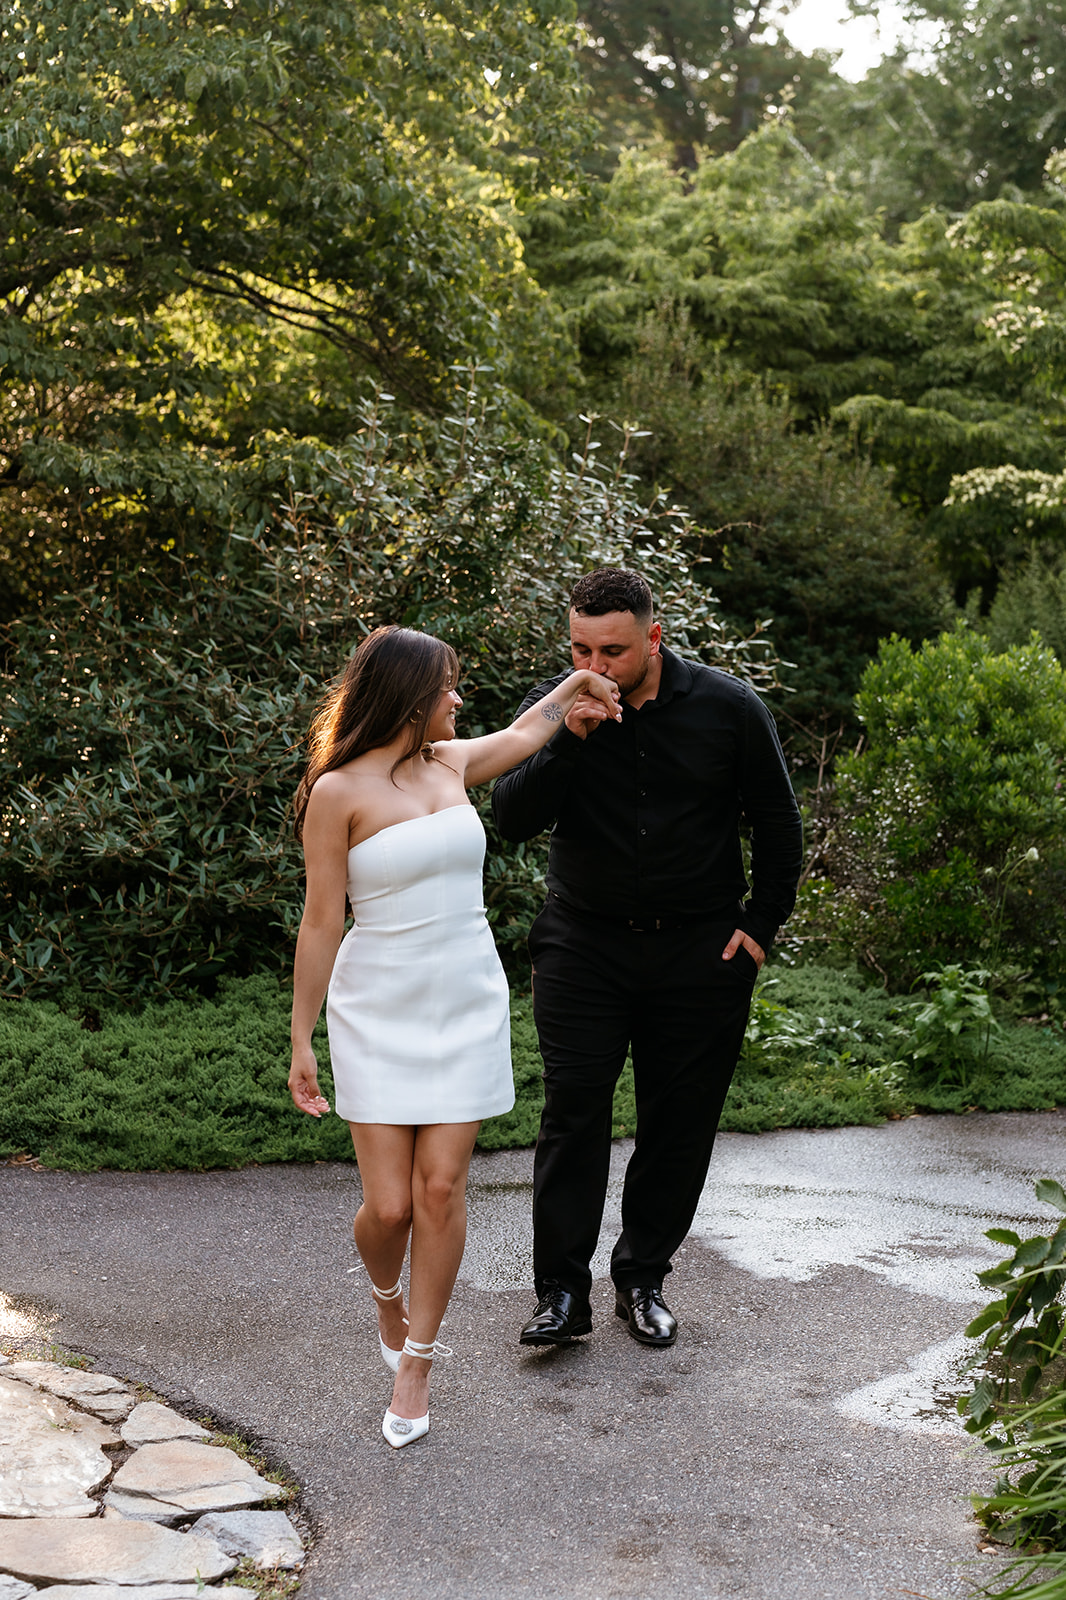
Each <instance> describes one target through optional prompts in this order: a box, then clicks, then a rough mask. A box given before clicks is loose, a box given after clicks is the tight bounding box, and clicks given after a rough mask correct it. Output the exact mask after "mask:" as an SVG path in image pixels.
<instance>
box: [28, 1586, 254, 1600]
mask: <svg viewBox="0 0 1066 1600" xmlns="http://www.w3.org/2000/svg"><path fill="white" fill-rule="evenodd" d="M23 1589H24V1591H25V1593H26V1594H27V1595H31V1594H32V1595H41V1594H47V1595H51V1596H52V1600H186V1597H187V1596H195V1595H207V1596H208V1600H213V1596H215V1595H218V1594H228V1595H231V1596H232V1595H237V1596H239V1597H240V1600H256V1596H257V1594H258V1590H256V1589H246V1588H245V1586H244V1585H243V1584H242V1583H220V1584H218V1585H217V1586H212V1587H211V1588H210V1589H205V1588H204V1586H203V1584H202V1583H153V1584H148V1585H145V1584H131V1585H126V1584H122V1585H121V1586H120V1585H119V1584H117V1583H55V1584H49V1585H48V1587H47V1589H34V1588H33V1587H32V1586H31V1585H30V1584H28V1583H27V1584H23ZM0 1600H7V1590H6V1589H3V1588H0Z"/></svg>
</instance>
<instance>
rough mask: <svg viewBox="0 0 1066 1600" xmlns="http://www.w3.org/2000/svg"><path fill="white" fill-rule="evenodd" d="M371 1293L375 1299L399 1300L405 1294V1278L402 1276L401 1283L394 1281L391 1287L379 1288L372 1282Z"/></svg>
mask: <svg viewBox="0 0 1066 1600" xmlns="http://www.w3.org/2000/svg"><path fill="white" fill-rule="evenodd" d="M370 1293H371V1294H372V1295H373V1296H374V1298H375V1300H399V1299H400V1297H401V1296H402V1294H403V1279H402V1278H401V1279H400V1281H399V1283H394V1284H393V1286H392V1288H391V1289H378V1288H376V1287H375V1285H374V1284H371V1285H370Z"/></svg>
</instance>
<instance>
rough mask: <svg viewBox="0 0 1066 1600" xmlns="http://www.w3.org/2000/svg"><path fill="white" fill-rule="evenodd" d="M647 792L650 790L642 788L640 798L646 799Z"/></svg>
mask: <svg viewBox="0 0 1066 1600" xmlns="http://www.w3.org/2000/svg"><path fill="white" fill-rule="evenodd" d="M647 792H648V791H647V789H642V790H641V791H640V798H641V799H642V800H643V799H644V796H645V795H646V794H647Z"/></svg>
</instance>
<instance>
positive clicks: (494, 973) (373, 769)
mask: <svg viewBox="0 0 1066 1600" xmlns="http://www.w3.org/2000/svg"><path fill="white" fill-rule="evenodd" d="M457 679H458V661H457V659H456V655H455V652H454V651H453V650H452V649H451V647H450V646H449V645H446V644H443V643H442V642H441V641H440V640H439V639H434V638H432V637H431V636H430V635H429V634H424V633H415V632H412V631H411V630H409V629H406V628H378V629H377V630H376V631H375V632H374V633H372V634H370V635H369V637H368V638H366V639H365V640H364V641H363V643H362V644H361V645H360V646H359V648H358V650H357V651H356V652H355V655H354V656H353V657H352V658H351V660H350V661H349V663H348V665H347V667H346V668H345V671H344V673H343V675H342V677H341V678H340V680H339V682H338V684H337V685H336V687H335V688H334V689H333V690H332V691H331V692H330V694H329V695H328V696H327V698H326V700H325V702H324V704H323V706H322V709H321V711H320V712H319V715H318V716H317V717H316V719H315V722H314V725H313V728H312V740H311V755H310V760H309V762H308V767H307V771H306V773H305V775H304V777H303V780H302V782H301V784H300V787H299V789H298V791H297V796H296V832H297V836H298V837H301V838H302V839H303V846H304V857H305V861H306V866H307V895H306V901H305V904H304V914H303V919H302V921H301V923H300V933H299V938H298V940H297V945H296V970H295V979H294V994H293V1007H292V1070H291V1072H290V1074H289V1088H290V1090H291V1092H292V1097H293V1100H294V1101H295V1103H296V1105H297V1106H298V1107H299V1108H300V1110H301V1111H306V1112H308V1113H309V1115H311V1116H313V1117H318V1116H321V1114H322V1113H323V1112H324V1111H328V1110H329V1107H328V1105H327V1104H326V1101H325V1100H324V1099H323V1098H322V1096H321V1095H320V1093H319V1089H318V1072H317V1064H316V1061H315V1057H314V1053H313V1051H312V1049H311V1034H312V1032H313V1030H314V1027H315V1023H316V1022H317V1020H318V1015H319V1012H320V1010H321V1008H322V1000H323V996H324V995H325V994H326V990H327V985H328V989H329V1004H328V1007H327V1020H328V1023H329V1041H330V1055H331V1058H332V1066H333V1077H334V1084H335V1086H336V1097H337V1111H338V1113H339V1114H340V1115H341V1116H342V1117H345V1118H346V1119H347V1121H348V1123H349V1125H350V1127H351V1130H352V1139H353V1141H354V1143H355V1154H356V1159H357V1161H358V1163H359V1172H360V1176H361V1178H362V1184H363V1203H362V1205H361V1206H360V1208H359V1211H358V1214H357V1216H356V1218H355V1242H356V1247H357V1248H358V1251H359V1254H360V1256H361V1258H362V1261H363V1264H364V1266H365V1267H366V1269H367V1272H368V1273H369V1275H370V1284H371V1293H372V1294H373V1296H374V1299H375V1301H376V1304H377V1314H378V1338H379V1342H380V1347H381V1354H382V1356H383V1358H384V1360H385V1362H386V1363H387V1365H388V1366H389V1367H391V1368H392V1370H393V1371H394V1372H395V1373H396V1381H395V1384H394V1387H393V1391H392V1400H391V1402H390V1404H389V1409H388V1410H387V1411H386V1412H385V1417H384V1420H383V1422H382V1425H381V1427H382V1433H383V1434H384V1436H385V1438H386V1439H387V1440H388V1442H389V1444H390V1445H393V1446H400V1445H405V1444H410V1443H411V1442H412V1441H413V1440H414V1439H417V1438H419V1437H421V1435H422V1434H424V1433H426V1432H427V1431H428V1429H429V1403H428V1400H429V1366H430V1362H431V1361H432V1359H433V1355H434V1353H435V1352H436V1351H437V1350H438V1349H439V1348H441V1347H438V1346H437V1344H436V1338H437V1333H438V1331H439V1329H440V1324H441V1320H442V1318H443V1316H444V1312H445V1308H446V1307H447V1304H448V1300H449V1298H450V1296H451V1292H452V1288H453V1286H454V1283H455V1277H456V1273H457V1272H458V1270H459V1263H460V1261H461V1259H462V1254H463V1246H464V1244H465V1242H466V1176H467V1169H468V1167H469V1165H470V1157H471V1154H472V1152H473V1148H474V1140H475V1138H476V1137H477V1131H478V1127H479V1126H480V1123H481V1119H482V1118H483V1117H486V1116H493V1115H496V1114H498V1113H500V1112H502V1111H507V1110H509V1109H510V1107H511V1106H512V1105H513V1104H514V1088H513V1082H512V1077H511V1065H510V1035H509V1027H508V1014H507V984H506V980H505V978H504V974H503V969H502V968H501V966H500V962H499V957H498V956H497V954H496V949H495V946H494V944H493V941H492V935H491V932H490V931H489V927H488V924H487V923H486V921H485V914H484V906H483V904H482V893H483V891H482V885H481V867H482V861H483V859H484V853H485V836H484V832H483V830H482V827H481V823H480V821H479V819H478V816H477V813H476V812H475V811H474V809H473V807H472V806H471V804H470V801H469V800H468V798H467V794H466V791H467V789H468V788H469V787H472V786H473V785H475V784H479V783H487V782H488V781H489V779H491V778H495V777H498V776H499V774H500V773H501V772H506V771H507V770H508V769H509V768H510V767H513V766H515V765H516V764H517V763H518V762H519V761H523V760H525V758H526V757H527V756H529V755H532V754H533V752H534V751H535V750H539V749H540V748H541V746H542V745H544V744H546V743H547V741H548V740H549V739H550V738H551V736H552V734H553V733H554V732H555V730H556V729H557V727H558V726H559V724H560V723H561V722H562V720H563V719H564V717H565V716H566V715H567V712H568V711H569V710H570V708H571V706H572V705H573V703H574V701H575V700H576V699H577V697H578V695H579V694H583V693H584V694H585V695H586V696H589V695H591V696H593V697H594V700H593V701H592V703H591V706H590V709H589V710H588V711H583V714H584V715H586V716H588V717H590V718H592V719H594V720H595V719H602V718H606V717H614V718H615V719H617V720H620V719H621V712H620V710H619V708H618V694H617V690H616V688H615V686H614V684H612V683H611V682H610V681H609V680H608V679H606V678H601V677H598V676H597V674H596V673H594V672H585V671H581V672H575V673H574V674H573V675H572V676H571V677H569V678H567V679H566V680H565V682H564V683H563V684H562V685H561V686H560V687H559V688H558V689H555V690H553V691H552V693H551V694H549V695H547V696H546V697H545V698H544V699H543V700H540V701H538V702H537V703H536V704H535V705H533V706H531V707H530V708H529V710H528V711H526V712H525V713H523V715H522V716H520V717H519V718H518V719H517V720H516V721H515V722H513V723H512V724H511V726H510V727H509V728H505V729H504V730H503V731H502V732H501V733H492V734H487V735H486V736H484V737H483V738H480V739H457V738H456V737H455V714H456V711H457V710H458V709H459V707H460V706H461V705H462V703H463V702H462V700H461V699H460V698H459V694H458V692H457V690H456V687H455V686H456V682H457ZM589 704H590V703H589V702H588V701H587V700H586V701H583V707H584V706H586V705H589ZM345 892H347V894H348V896H349V898H350V900H351V903H352V908H353V912H354V916H355V926H354V927H353V928H352V929H351V930H350V932H349V933H348V934H347V936H346V937H344V938H343V943H342V936H343V935H344V915H345V903H344V902H345ZM409 1237H410V1242H411V1282H410V1295H409V1306H410V1310H409V1320H408V1315H407V1314H405V1312H404V1304H403V1290H402V1286H401V1283H400V1281H399V1280H400V1269H401V1267H402V1265H403V1259H404V1255H405V1252H406V1249H407V1242H408V1238H409ZM389 1285H391V1287H387V1286H389Z"/></svg>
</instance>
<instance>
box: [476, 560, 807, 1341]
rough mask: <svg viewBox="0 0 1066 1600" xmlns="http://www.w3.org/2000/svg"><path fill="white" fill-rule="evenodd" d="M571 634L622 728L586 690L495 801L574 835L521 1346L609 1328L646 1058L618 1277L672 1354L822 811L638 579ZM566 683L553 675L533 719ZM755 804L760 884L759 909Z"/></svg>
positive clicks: (623, 1302)
mask: <svg viewBox="0 0 1066 1600" xmlns="http://www.w3.org/2000/svg"><path fill="white" fill-rule="evenodd" d="M570 642H571V655H572V658H573V662H574V666H575V667H591V668H592V670H593V671H594V672H599V673H602V674H603V675H604V676H606V677H609V678H612V679H613V680H614V682H615V683H617V685H618V688H619V691H620V693H621V696H622V702H623V703H622V713H623V714H622V721H621V722H620V723H605V724H604V725H603V726H602V727H598V726H596V724H595V723H594V721H593V720H592V718H591V716H590V715H586V713H590V712H591V707H590V706H586V705H585V704H584V703H583V702H582V700H581V699H578V700H577V701H576V702H575V704H574V706H573V709H572V710H571V712H570V714H569V715H568V716H567V718H566V721H565V724H564V725H563V726H562V727H560V729H559V731H558V733H557V734H555V736H554V737H553V738H552V740H551V741H550V743H549V744H548V745H546V746H545V748H544V749H543V750H541V751H540V752H539V753H538V754H537V755H534V756H531V757H530V758H529V759H528V760H527V761H525V762H523V763H522V765H521V766H518V767H515V768H513V769H512V771H510V772H508V773H506V774H505V775H504V776H503V777H502V778H500V779H499V781H498V782H497V785H496V788H495V791H494V793H493V812H494V814H495V817H496V822H497V825H498V827H499V829H500V832H501V833H502V834H503V836H504V837H505V838H507V839H512V840H520V839H528V838H530V837H532V836H533V835H534V834H537V833H540V832H542V831H543V830H544V829H545V828H548V827H551V828H552V838H551V854H550V857H549V863H548V898H547V901H546V903H545V905H544V908H543V910H542V911H541V912H540V914H539V916H538V917H537V919H536V921H535V922H534V924H533V927H532V928H531V930H530V935H529V950H530V955H531V957H532V961H533V1008H534V1016H535V1019H536V1024H537V1032H538V1035H539V1038H540V1048H541V1054H542V1055H543V1057H544V1091H545V1106H544V1114H543V1117H542V1119H541V1127H540V1137H539V1139H538V1142H537V1149H536V1155H535V1158H534V1175H533V1265H534V1282H535V1287H536V1292H537V1296H538V1305H537V1309H536V1313H535V1315H534V1316H533V1317H532V1319H531V1320H530V1321H529V1322H528V1323H527V1324H526V1326H525V1327H524V1328H523V1329H522V1333H521V1343H522V1344H529V1345H544V1344H567V1343H569V1342H570V1341H571V1340H572V1339H575V1338H580V1337H581V1336H582V1335H584V1334H587V1333H590V1332H591V1330H592V1318H591V1312H590V1307H589V1290H590V1288H591V1285H592V1274H591V1271H590V1267H589V1263H590V1261H591V1259H592V1255H593V1252H594V1250H595V1248H596V1242H597V1239H598V1237H599V1230H600V1222H601V1220H602V1217H603V1205H604V1200H605V1197H606V1193H607V1176H608V1166H609V1160H610V1139H611V1105H612V1100H613V1095H614V1087H615V1084H616V1082H617V1080H618V1076H619V1073H620V1072H621V1070H622V1067H623V1065H624V1062H625V1057H626V1051H627V1049H628V1048H629V1047H630V1046H631V1047H632V1052H633V1072H634V1079H635V1084H636V1101H637V1130H636V1144H635V1148H634V1151H633V1154H632V1156H631V1157H630V1160H629V1165H628V1167H627V1169H626V1176H625V1184H624V1187H623V1191H622V1232H621V1234H620V1236H619V1238H618V1242H617V1243H616V1245H615V1247H614V1253H613V1255H612V1257H611V1276H612V1278H613V1280H614V1284H615V1293H616V1306H615V1309H616V1312H617V1314H618V1316H619V1317H622V1318H624V1319H625V1322H626V1326H627V1328H628V1331H629V1333H630V1334H631V1335H632V1337H633V1338H634V1339H637V1340H639V1341H640V1342H641V1343H642V1344H648V1345H659V1346H666V1345H671V1344H673V1342H674V1340H675V1339H676V1337H677V1323H676V1321H675V1319H674V1316H673V1314H672V1313H671V1311H670V1310H669V1308H668V1306H667V1305H666V1302H665V1300H664V1299H663V1294H662V1285H663V1280H664V1278H665V1276H666V1274H667V1273H668V1272H669V1271H670V1270H671V1268H670V1261H671V1257H672V1256H673V1254H674V1251H675V1250H676V1249H677V1247H678V1245H679V1244H680V1243H681V1241H682V1239H684V1237H685V1235H686V1234H687V1232H688V1230H689V1227H690V1225H691V1223H692V1218H693V1216H694V1215H695V1211H696V1206H697V1204H698V1202H699V1197H700V1193H701V1191H702V1189H703V1184H704V1181H705V1179H706V1176H707V1167H708V1163H709V1162H710V1158H711V1147H712V1145H713V1143H714V1136H715V1132H716V1130H717V1126H718V1119H719V1116H720V1115H721V1110H722V1105H723V1102H724V1100H725V1097H726V1091H727V1090H728V1088H729V1083H730V1079H731V1078H732V1076H733V1071H734V1068H735V1066H736V1063H737V1058H738V1056H739V1054H740V1047H741V1043H742V1042H743V1038H744V1029H745V1027H746V1025H747V1018H748V1011H749V1009H750V1005H751V993H752V988H753V986H754V983H755V979H756V977H757V975H758V972H759V968H760V967H761V966H762V964H763V961H764V960H765V959H766V952H767V950H768V949H769V947H770V944H771V942H772V941H773V937H774V934H775V933H776V931H777V928H778V925H779V924H780V923H782V922H783V921H784V920H785V918H786V917H787V916H788V914H789V912H790V911H791V909H792V906H793V903H794V900H795V894H796V884H797V881H798V878H799V872H800V864H801V855H802V832H801V825H800V817H799V810H798V808H797V806H796V801H795V797H794V796H793V793H792V786H791V784H790V782H789V777H788V772H787V769H786V767H785V761H784V757H783V755H782V753H781V746H780V744H779V743H778V739H777V733H776V730H775V727H774V722H773V719H772V717H771V716H770V714H769V712H768V711H767V710H766V709H765V707H764V706H763V704H762V702H761V701H760V700H759V697H758V695H756V694H755V692H754V691H753V690H752V689H751V688H749V687H748V685H747V684H745V683H743V682H741V680H740V679H738V678H734V677H732V676H730V675H729V674H728V673H725V672H718V671H715V670H714V669H712V668H710V667H705V666H702V665H700V664H699V663H696V662H691V661H684V660H682V659H681V657H680V656H677V655H675V654H674V652H673V651H672V650H667V649H665V648H664V647H663V644H662V630H661V627H660V625H659V624H658V623H657V622H656V621H655V620H654V618H653V615H652V596H651V590H650V589H649V587H648V585H647V583H646V582H645V581H644V579H643V578H641V577H640V576H639V575H638V574H637V573H635V572H623V571H617V570H614V569H603V570H601V571H598V572H591V573H588V574H587V575H586V576H585V577H583V578H581V579H580V580H579V581H578V583H577V584H576V585H575V587H574V590H573V593H572V594H571V597H570ZM566 676H567V674H566V673H560V674H559V675H558V677H556V678H552V679H551V680H549V681H548V682H546V683H542V684H539V685H538V687H537V688H536V689H533V690H532V691H531V692H530V694H528V695H527V696H526V698H525V700H524V701H523V702H522V707H523V709H524V708H525V707H526V706H528V705H531V704H532V703H533V701H534V700H536V699H537V698H539V697H540V696H542V695H544V694H546V693H547V692H548V690H549V689H550V688H552V687H554V686H555V685H556V684H558V683H560V682H562V680H563V678H565V677H566ZM742 813H743V815H744V816H745V817H746V819H747V821H748V822H749V824H750V826H751V839H752V879H753V888H752V893H751V897H750V899H749V900H748V901H747V903H746V904H743V905H742V901H743V900H744V896H745V895H746V894H747V892H748V885H747V883H746V881H745V877H744V866H743V858H742V854H741V845H740V833H739V822H740V818H741V814H742Z"/></svg>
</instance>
